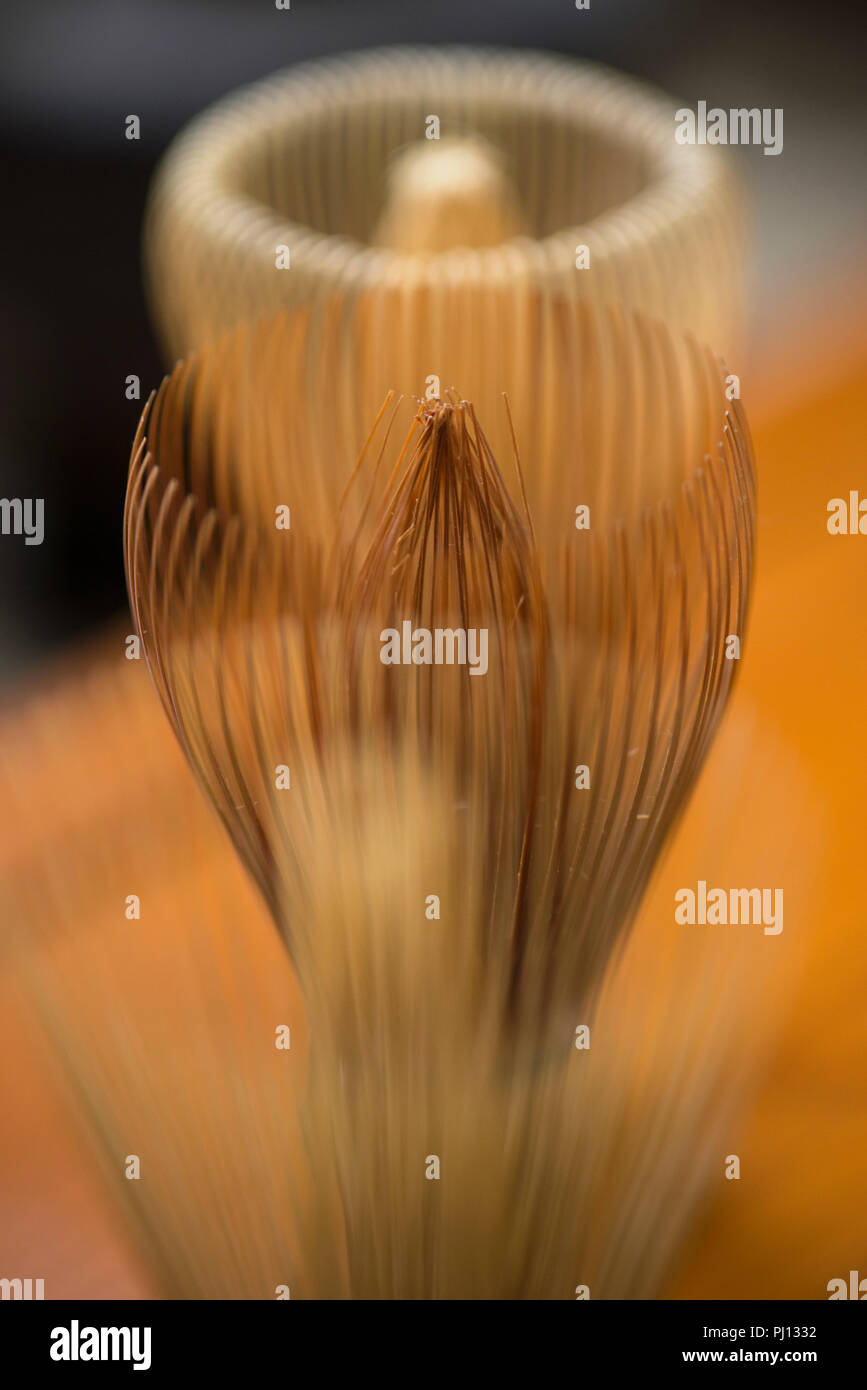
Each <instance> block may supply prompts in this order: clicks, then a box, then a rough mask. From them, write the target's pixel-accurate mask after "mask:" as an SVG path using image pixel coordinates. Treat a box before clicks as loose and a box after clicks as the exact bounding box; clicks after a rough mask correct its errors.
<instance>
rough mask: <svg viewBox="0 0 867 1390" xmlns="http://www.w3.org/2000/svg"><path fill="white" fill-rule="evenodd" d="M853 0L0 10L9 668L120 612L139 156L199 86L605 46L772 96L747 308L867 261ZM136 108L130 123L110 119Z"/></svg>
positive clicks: (142, 183) (697, 87)
mask: <svg viewBox="0 0 867 1390" xmlns="http://www.w3.org/2000/svg"><path fill="white" fill-rule="evenodd" d="M863 9H864V6H863V3H861V4H858V5H851V6H849V5H843V4H841V3H837V0H826V2H825V3H822V4H815V3H809V0H799V2H798V3H792V0H788V3H784V0H730V3H708V0H591V8H590V10H589V11H576V9H575V7H574V0H486V3H484V4H482V3H475V4H472V3H468V0H430V3H418V0H417V3H415V4H410V3H407V0H292V7H291V10H290V11H278V10H277V9H276V8H275V6H274V3H273V0H207V3H205V0H200V3H194V2H193V0H38V3H15V4H10V3H9V0H5V3H4V4H3V7H2V11H0V168H2V181H3V189H4V192H5V195H6V196H5V200H4V202H5V210H4V216H3V224H2V225H3V240H4V254H3V255H2V257H0V314H2V320H0V323H2V327H0V353H2V360H0V393H2V408H0V497H43V498H44V499H45V539H44V542H43V544H42V545H41V546H25V545H24V541H23V537H16V536H0V683H2V684H3V685H4V686H6V687H7V688H9V687H10V686H13V685H15V684H17V683H18V682H19V681H20V680H21V679H22V678H23V677H25V676H27V675H28V674H32V673H33V672H35V671H36V670H38V668H39V665H40V664H41V663H42V662H43V661H44V660H45V659H46V658H47V657H49V656H50V655H52V654H53V653H55V652H59V651H61V650H62V649H63V648H64V647H66V646H68V645H70V644H72V643H74V642H75V641H76V639H78V638H80V637H81V636H82V635H83V634H84V633H86V632H88V631H90V630H93V629H95V628H96V627H97V626H98V625H99V624H100V623H101V622H104V621H105V620H106V619H108V618H110V617H112V616H113V615H117V614H120V613H122V612H123V610H124V607H125V603H126V596H125V589H124V580H123V565H122V554H121V516H122V508H123V495H124V487H125V481H126V468H127V463H128V458H129V448H130V443H131V440H132V437H133V433H134V430H135V426H136V422H137V419H138V415H139V413H140V409H141V402H136V401H128V400H127V399H126V398H125V379H126V377H127V376H128V375H129V374H131V373H135V374H136V375H138V376H139V377H140V378H141V383H142V396H143V398H144V397H146V395H147V393H148V391H149V390H150V389H151V387H153V386H154V385H156V384H157V382H158V381H159V378H160V376H161V374H162V371H163V369H164V366H165V364H163V363H162V362H161V361H160V358H159V354H158V351H157V347H156V344H155V341H154V338H153V335H152V332H151V329H150V325H149V322H148V317H147V310H146V306H145V302H144V298H143V294H142V287H141V260H140V229H141V221H142V212H143V207H144V202H145V197H146V193H147V188H148V183H149V180H150V178H151V175H152V172H153V169H154V167H155V165H156V163H157V161H158V160H159V158H160V156H161V155H162V153H163V151H164V150H165V148H166V146H167V144H168V142H169V141H170V139H171V138H172V136H173V135H174V134H175V132H176V131H177V130H178V129H179V128H180V126H182V125H183V124H184V123H185V122H186V121H187V120H188V119H189V118H190V117H191V116H193V115H194V114H195V113H196V112H198V111H200V110H201V109H202V108H203V107H204V106H205V105H207V104H208V103H210V102H212V101H214V100H215V99H216V98H218V97H220V96H222V95H223V94H224V93H226V92H228V91H229V90H231V89H232V88H233V87H236V86H238V85H240V84H242V83H245V82H248V81H250V80H252V79H255V78H257V77H261V76H264V75H265V74H267V73H269V72H272V71H274V70H275V69H277V68H279V67H282V66H285V65H287V64H290V63H293V62H296V61H299V60H302V59H306V58H312V57H317V56H319V55H324V54H327V53H333V52H338V51H341V50H351V49H357V48H365V47H371V46H375V45H379V44H385V43H405V42H421V43H454V42H464V43H488V44H499V45H505V46H514V47H529V48H537V49H549V50H555V51H558V52H561V53H566V54H573V55H575V56H580V57H587V58H595V59H599V60H601V61H603V62H605V63H608V64H610V65H612V66H614V67H617V68H620V69H622V70H623V71H625V72H628V73H632V74H634V75H636V76H639V77H642V78H645V79H647V80H649V81H651V82H653V83H655V84H657V85H658V86H660V87H662V88H663V89H666V90H667V91H669V92H670V93H671V94H672V95H674V96H676V97H679V98H681V99H682V101H683V103H684V104H689V105H692V106H694V105H695V104H696V102H697V101H699V100H702V99H704V100H707V102H708V104H709V105H719V106H723V107H726V108H728V107H730V106H759V107H780V106H781V107H783V108H784V111H785V118H784V132H785V147H784V151H783V153H782V154H781V155H780V156H779V157H778V158H768V157H764V156H763V155H762V153H761V151H760V150H756V149H750V150H740V151H735V152H734V154H735V157H736V158H737V159H738V160H739V162H740V164H741V167H742V170H743V174H744V177H745V179H746V180H747V182H748V184H749V185H750V187H751V190H752V194H753V200H754V205H755V211H756V227H757V235H758V256H757V273H756V280H755V294H754V301H753V302H754V317H755V319H756V321H757V323H758V324H759V325H760V326H761V324H762V323H763V322H764V324H765V325H767V323H768V322H772V321H773V318H774V316H775V315H777V314H779V313H781V312H782V310H783V307H784V306H785V303H786V300H787V298H788V297H789V296H790V295H792V294H794V293H796V292H798V290H799V289H800V288H801V287H802V286H803V284H804V282H805V280H808V279H809V278H810V277H813V278H817V279H818V278H821V276H822V275H823V274H824V273H826V272H827V271H828V269H829V267H831V266H834V267H837V268H838V269H839V268H841V267H842V268H845V266H846V265H847V264H849V263H851V264H852V265H853V266H855V265H859V264H860V261H861V259H862V252H863V244H864V236H863V231H864V227H865V222H867V217H865V212H867V184H865V177H864V175H865V162H867V161H865V122H864V95H863V93H864V45H863V40H862V26H863V18H862V14H863ZM130 113H135V114H136V115H138V116H139V117H140V118H141V139H140V141H138V142H135V141H128V140H126V139H125V138H124V118H125V117H126V116H127V115H128V114H130Z"/></svg>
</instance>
